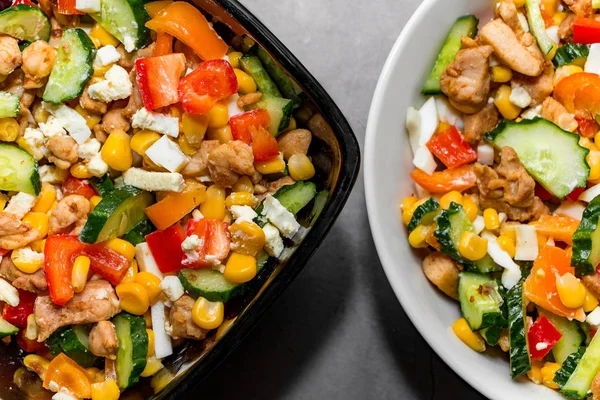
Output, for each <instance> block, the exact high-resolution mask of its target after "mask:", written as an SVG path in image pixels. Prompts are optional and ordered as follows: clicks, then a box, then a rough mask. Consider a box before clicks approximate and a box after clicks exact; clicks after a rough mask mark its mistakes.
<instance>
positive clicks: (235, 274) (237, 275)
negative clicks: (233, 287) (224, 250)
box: [223, 252, 256, 283]
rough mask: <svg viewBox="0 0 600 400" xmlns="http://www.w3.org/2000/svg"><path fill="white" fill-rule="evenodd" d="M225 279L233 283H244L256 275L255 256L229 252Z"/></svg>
mask: <svg viewBox="0 0 600 400" xmlns="http://www.w3.org/2000/svg"><path fill="white" fill-rule="evenodd" d="M223 275H224V276H225V279H227V280H228V281H229V282H233V283H246V282H248V281H251V280H252V279H254V277H255V276H256V258H254V257H253V256H249V255H246V254H241V253H237V252H233V253H231V255H230V256H229V259H228V260H227V264H226V265H225V272H224V273H223Z"/></svg>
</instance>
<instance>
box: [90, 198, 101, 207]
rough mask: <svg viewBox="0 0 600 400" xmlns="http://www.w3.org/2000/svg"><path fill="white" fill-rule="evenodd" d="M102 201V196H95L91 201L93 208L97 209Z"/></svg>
mask: <svg viewBox="0 0 600 400" xmlns="http://www.w3.org/2000/svg"><path fill="white" fill-rule="evenodd" d="M101 201H102V197H100V196H93V197H92V198H91V199H90V203H92V206H93V207H96V206H97V205H98V204H100V202H101Z"/></svg>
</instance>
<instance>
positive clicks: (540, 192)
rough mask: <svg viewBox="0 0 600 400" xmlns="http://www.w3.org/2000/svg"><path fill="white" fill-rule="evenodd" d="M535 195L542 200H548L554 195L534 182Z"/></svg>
mask: <svg viewBox="0 0 600 400" xmlns="http://www.w3.org/2000/svg"><path fill="white" fill-rule="evenodd" d="M535 195H536V196H537V197H539V198H540V200H542V201H548V200H550V199H553V198H554V196H553V195H552V194H551V193H550V192H549V191H547V190H546V188H544V187H543V186H542V185H540V184H539V183H536V185H535Z"/></svg>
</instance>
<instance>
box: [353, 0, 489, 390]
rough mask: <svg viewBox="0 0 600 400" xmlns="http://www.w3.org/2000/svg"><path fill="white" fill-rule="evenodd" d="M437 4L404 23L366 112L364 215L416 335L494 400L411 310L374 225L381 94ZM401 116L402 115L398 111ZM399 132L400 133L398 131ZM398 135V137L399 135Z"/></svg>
mask: <svg viewBox="0 0 600 400" xmlns="http://www.w3.org/2000/svg"><path fill="white" fill-rule="evenodd" d="M437 1H438V0H424V1H423V2H422V3H421V4H420V5H419V7H418V8H417V9H416V10H415V12H414V13H413V15H412V16H411V17H410V19H409V21H408V22H407V23H406V25H405V26H404V28H403V29H402V32H401V33H400V35H399V36H398V39H396V42H395V43H394V46H393V47H392V49H391V51H390V53H389V55H388V58H387V59H386V62H385V64H384V66H383V69H382V71H381V74H380V76H379V80H378V81H377V86H376V88H375V92H374V94H373V100H372V102H371V108H370V110H369V116H368V120H367V129H366V136H365V147H364V180H365V183H364V187H365V200H366V204H367V214H368V217H369V226H370V228H371V234H372V235H373V242H374V244H375V248H376V250H377V254H378V255H379V259H380V261H381V265H382V267H383V270H384V272H385V274H386V276H387V278H388V282H389V283H390V285H391V286H392V290H393V291H394V293H395V295H396V297H397V298H398V300H399V302H400V305H401V306H402V308H403V309H404V311H405V312H406V314H407V315H408V317H409V319H410V321H411V322H412V323H413V325H414V326H415V327H416V328H417V331H418V332H419V334H420V335H421V337H423V339H425V341H426V342H427V344H429V346H430V347H431V348H432V349H433V350H434V351H435V352H436V353H437V354H438V355H439V356H440V358H441V359H442V360H443V361H444V362H445V363H446V365H448V366H449V367H450V368H451V369H452V370H453V371H454V372H456V373H457V374H458V375H459V376H460V377H461V378H462V379H463V380H464V381H466V382H467V383H468V384H469V385H470V386H471V387H473V388H474V389H476V390H477V391H479V392H480V393H481V394H483V395H485V396H486V397H488V398H490V399H493V398H496V397H497V395H498V393H496V392H495V391H493V390H492V389H491V388H490V387H488V386H487V385H485V384H483V383H480V381H478V380H477V379H476V378H475V375H472V374H471V373H470V372H469V371H468V370H467V369H466V368H464V366H463V365H462V364H461V363H459V362H457V361H455V359H454V357H453V353H452V351H450V350H449V348H448V347H445V346H444V345H443V343H442V341H440V340H437V339H436V338H435V337H434V335H433V333H430V330H428V322H427V319H426V318H423V317H422V316H421V315H419V314H418V313H417V311H416V310H415V309H414V308H413V307H410V306H409V304H410V303H411V301H412V299H411V298H410V296H409V294H408V293H405V292H404V291H403V290H402V287H401V284H400V283H399V282H397V281H395V280H393V279H390V277H391V276H392V270H393V269H395V268H396V262H395V261H394V260H393V259H392V257H391V255H390V254H389V253H387V252H386V250H385V245H384V243H385V242H386V240H387V238H386V237H385V236H384V234H383V232H382V230H380V228H379V226H378V225H377V223H376V221H375V207H376V204H375V198H374V197H373V195H371V194H372V193H375V191H376V190H377V188H376V187H375V179H373V178H372V177H373V176H374V175H375V174H376V173H377V171H376V168H375V160H376V157H375V155H374V154H373V152H374V149H375V139H376V133H377V132H376V125H377V124H376V120H377V119H378V117H379V114H380V109H381V108H382V105H383V103H384V101H383V98H384V92H385V89H386V87H387V85H388V83H389V82H390V80H391V79H392V76H393V74H392V72H393V70H394V69H395V68H396V65H397V64H398V62H399V58H400V55H401V54H402V53H403V51H404V49H405V47H406V46H407V44H408V42H409V41H410V40H411V37H412V36H413V31H414V30H415V29H416V28H417V26H419V25H420V24H422V23H423V21H424V20H425V18H426V17H427V15H428V14H429V12H430V11H431V9H432V8H433V7H434V6H435V4H436V2H437ZM400 112H401V111H400ZM400 132H402V129H401V130H400ZM400 132H399V133H400Z"/></svg>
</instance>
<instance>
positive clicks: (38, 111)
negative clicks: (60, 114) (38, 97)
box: [33, 107, 50, 124]
mask: <svg viewBox="0 0 600 400" xmlns="http://www.w3.org/2000/svg"><path fill="white" fill-rule="evenodd" d="M49 117H50V113H49V112H48V111H46V109H45V108H44V107H35V110H34V111H33V119H35V122H37V123H38V124H39V123H40V122H43V123H46V121H48V118H49Z"/></svg>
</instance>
